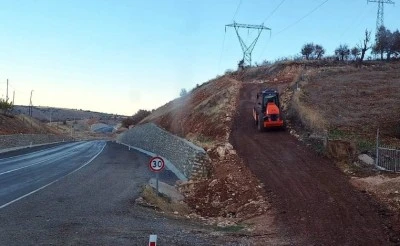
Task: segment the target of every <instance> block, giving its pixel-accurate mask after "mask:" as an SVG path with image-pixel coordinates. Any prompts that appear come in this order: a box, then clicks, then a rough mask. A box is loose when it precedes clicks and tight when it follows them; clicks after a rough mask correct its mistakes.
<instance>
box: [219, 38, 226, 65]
mask: <svg viewBox="0 0 400 246" xmlns="http://www.w3.org/2000/svg"><path fill="white" fill-rule="evenodd" d="M225 36H226V32H224V39H223V40H222V47H221V54H220V56H219V61H218V71H219V69H220V67H221V61H222V54H223V53H224V45H225Z"/></svg>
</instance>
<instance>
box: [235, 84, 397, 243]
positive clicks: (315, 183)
mask: <svg viewBox="0 0 400 246" xmlns="http://www.w3.org/2000/svg"><path fill="white" fill-rule="evenodd" d="M260 87H261V85H260V84H244V85H243V88H242V89H241V94H240V97H241V98H240V106H239V109H238V110H239V112H238V115H237V116H236V119H235V125H234V129H233V132H232V135H231V142H232V143H233V145H234V147H235V149H236V150H237V152H238V154H239V155H240V156H241V157H242V158H243V159H244V160H245V162H246V163H247V165H248V166H249V168H250V169H251V170H252V171H253V173H254V174H255V175H257V177H258V178H259V179H260V180H261V182H262V183H263V184H265V189H266V191H267V192H268V193H269V194H270V197H271V200H272V201H271V202H272V206H273V208H274V210H275V211H276V218H275V221H276V226H277V227H278V230H279V233H280V234H281V235H283V236H284V237H285V238H289V241H290V243H291V244H295V245H388V244H390V243H393V241H395V240H397V238H398V237H397V236H398V234H397V233H394V232H393V231H391V230H390V229H388V227H390V226H391V225H390V224H389V223H390V222H389V220H390V218H388V216H389V214H388V212H387V211H386V210H385V209H384V208H383V207H382V206H381V205H380V204H379V203H377V202H375V201H374V200H373V199H372V198H370V197H369V196H368V195H367V194H365V193H362V192H360V191H357V190H355V189H354V188H353V187H352V186H351V184H350V183H349V181H348V178H347V177H346V176H345V175H344V174H342V173H341V172H340V170H339V169H338V168H336V167H335V166H334V164H333V162H331V161H329V160H327V159H325V158H322V157H320V156H317V155H316V154H315V153H314V152H312V151H311V150H310V149H308V148H307V147H306V146H304V145H302V144H301V143H300V142H299V141H298V140H297V139H296V138H294V137H293V136H291V135H290V134H289V133H288V132H282V131H273V132H272V131H271V132H264V133H259V132H258V131H257V129H256V127H255V126H254V123H253V120H252V118H251V110H252V107H253V105H254V99H255V95H256V92H257V90H259V89H260Z"/></svg>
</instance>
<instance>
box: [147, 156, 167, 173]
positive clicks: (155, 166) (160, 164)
mask: <svg viewBox="0 0 400 246" xmlns="http://www.w3.org/2000/svg"><path fill="white" fill-rule="evenodd" d="M149 166H150V169H151V171H153V172H160V171H162V170H163V169H164V167H165V162H164V160H163V159H162V158H161V157H158V156H156V157H153V158H151V160H150V163H149Z"/></svg>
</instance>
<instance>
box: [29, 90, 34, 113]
mask: <svg viewBox="0 0 400 246" xmlns="http://www.w3.org/2000/svg"><path fill="white" fill-rule="evenodd" d="M32 93H33V90H31V98H30V100H29V116H30V117H32V111H33V104H32Z"/></svg>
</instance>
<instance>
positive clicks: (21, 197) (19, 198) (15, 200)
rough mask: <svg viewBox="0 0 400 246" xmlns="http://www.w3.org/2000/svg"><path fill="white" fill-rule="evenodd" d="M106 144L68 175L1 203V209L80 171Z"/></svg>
mask: <svg viewBox="0 0 400 246" xmlns="http://www.w3.org/2000/svg"><path fill="white" fill-rule="evenodd" d="M106 145H107V143H104V145H103V148H101V150H100V151H99V153H97V154H96V155H95V156H93V157H92V159H90V160H89V161H87V162H86V163H85V164H83V165H82V166H80V167H78V168H77V169H75V170H74V171H72V172H70V173H68V174H66V175H64V176H62V177H61V178H58V179H56V180H54V181H52V182H50V183H48V184H46V185H44V186H42V187H40V188H38V189H36V190H34V191H31V192H29V193H27V194H25V195H23V196H20V197H18V198H16V199H14V200H12V201H11V202H8V203H6V204H3V205H1V206H0V209H2V208H5V207H7V206H8V205H10V204H13V203H14V202H17V201H19V200H21V199H23V198H25V197H27V196H30V195H32V194H34V193H36V192H38V191H40V190H43V189H44V188H46V187H47V186H50V185H52V184H54V183H55V182H57V181H59V180H61V179H63V178H65V177H67V176H69V175H71V174H73V173H75V172H77V171H79V170H80V169H82V168H83V167H85V166H86V165H88V164H89V163H91V162H92V161H93V160H94V159H96V157H97V156H99V155H100V154H101V152H103V150H104V148H105V147H106Z"/></svg>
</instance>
